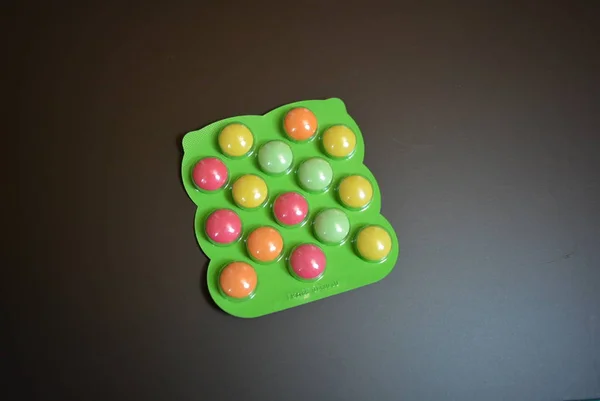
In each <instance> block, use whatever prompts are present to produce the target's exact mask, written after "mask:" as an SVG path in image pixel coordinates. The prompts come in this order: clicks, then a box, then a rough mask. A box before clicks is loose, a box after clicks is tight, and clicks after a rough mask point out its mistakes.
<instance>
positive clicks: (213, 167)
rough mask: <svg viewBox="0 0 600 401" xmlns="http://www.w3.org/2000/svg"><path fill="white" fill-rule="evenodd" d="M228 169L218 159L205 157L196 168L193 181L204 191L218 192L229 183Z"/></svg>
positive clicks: (193, 172)
mask: <svg viewBox="0 0 600 401" xmlns="http://www.w3.org/2000/svg"><path fill="white" fill-rule="evenodd" d="M227 176H228V174H227V167H225V164H223V162H222V161H221V160H219V159H217V158H216V157H205V158H204V159H202V160H200V161H199V162H198V163H196V165H195V166H194V170H193V171H192V180H193V181H194V184H196V186H197V187H198V188H200V189H202V190H204V191H216V190H217V189H220V188H222V187H223V186H224V185H225V183H226V182H227Z"/></svg>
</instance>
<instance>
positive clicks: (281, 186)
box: [182, 98, 399, 318]
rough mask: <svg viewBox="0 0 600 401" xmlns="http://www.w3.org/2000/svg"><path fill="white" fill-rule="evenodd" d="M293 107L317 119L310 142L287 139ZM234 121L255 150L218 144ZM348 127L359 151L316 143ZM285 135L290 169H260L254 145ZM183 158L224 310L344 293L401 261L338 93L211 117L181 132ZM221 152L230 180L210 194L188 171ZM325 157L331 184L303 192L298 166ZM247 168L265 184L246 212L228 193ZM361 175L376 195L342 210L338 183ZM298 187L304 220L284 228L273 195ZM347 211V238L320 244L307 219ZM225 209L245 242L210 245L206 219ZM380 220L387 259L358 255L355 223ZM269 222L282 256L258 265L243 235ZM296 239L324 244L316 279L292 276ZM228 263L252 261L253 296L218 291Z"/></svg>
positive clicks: (268, 307)
mask: <svg viewBox="0 0 600 401" xmlns="http://www.w3.org/2000/svg"><path fill="white" fill-rule="evenodd" d="M294 107H306V108H308V109H310V110H311V111H312V112H313V113H314V114H315V115H316V117H317V120H318V124H319V127H318V131H317V134H316V135H315V137H314V140H311V141H309V142H303V143H296V142H293V141H291V140H289V139H288V138H287V136H286V135H285V133H284V131H283V123H282V122H283V118H284V116H285V114H286V112H287V111H288V110H290V109H292V108H294ZM233 122H238V123H242V124H245V125H246V126H247V127H248V128H250V130H251V131H252V133H253V134H254V141H255V143H254V148H253V152H252V154H251V155H250V156H248V157H244V158H240V159H230V158H227V157H225V156H224V155H223V154H222V153H221V151H220V149H219V146H218V143H217V135H218V134H219V132H220V130H221V129H222V128H223V127H224V126H226V125H227V124H230V123H233ZM337 124H343V125H346V126H348V127H349V128H350V129H351V130H352V131H354V133H355V135H356V151H355V152H354V153H353V154H352V155H351V157H350V158H348V159H346V160H339V159H333V158H331V157H328V156H327V154H326V153H325V152H324V151H323V148H322V146H321V140H320V139H321V135H322V134H323V132H324V131H325V130H326V129H327V128H329V127H330V126H332V125H337ZM274 139H278V140H283V141H286V142H287V143H288V144H289V145H290V146H291V148H292V151H293V154H294V161H293V164H292V169H291V171H290V172H289V173H288V174H284V175H278V176H272V175H268V174H265V173H263V172H262V171H261V170H260V168H259V165H258V161H257V150H258V149H259V148H260V146H261V145H262V144H264V143H266V142H268V141H270V140H274ZM183 149H184V156H183V162H182V179H183V185H184V187H185V189H186V191H187V193H188V195H189V196H190V198H191V199H192V201H193V202H194V203H195V204H196V205H197V206H198V209H197V211H196V216H195V224H194V227H195V232H196V237H197V240H198V243H199V244H200V247H201V248H202V251H203V252H204V253H205V254H206V256H207V257H208V258H209V259H210V263H209V266H208V271H207V282H208V289H209V291H210V294H211V296H212V298H213V299H214V301H215V303H216V304H217V305H218V306H219V307H220V308H221V309H223V310H224V311H226V312H227V313H229V314H231V315H234V316H238V317H244V318H251V317H258V316H262V315H266V314H269V313H273V312H277V311H280V310H283V309H288V308H292V307H294V306H299V305H303V304H306V303H308V302H312V301H316V300H319V299H322V298H325V297H329V296H332V295H336V294H339V293H341V292H344V291H349V290H353V289H355V288H358V287H361V286H364V285H367V284H371V283H374V282H376V281H379V280H381V279H382V278H384V277H385V276H386V275H388V274H389V273H390V272H391V270H392V269H393V268H394V265H395V264H396V261H397V259H398V253H399V247H398V239H397V237H396V234H395V232H394V229H393V228H392V226H391V225H390V223H389V222H388V221H387V220H386V219H385V218H384V217H383V216H382V215H381V214H380V210H381V193H380V191H379V186H378V185H377V182H376V180H375V177H373V175H372V174H371V172H370V171H369V169H368V168H367V167H366V166H365V165H364V164H363V158H364V152H365V147H364V142H363V137H362V134H361V132H360V129H359V127H358V125H357V124H356V123H355V122H354V120H353V119H352V117H350V115H349V114H348V113H347V111H346V107H345V105H344V103H343V102H342V101H341V100H340V99H335V98H332V99H327V100H308V101H302V102H296V103H291V104H287V105H284V106H281V107H279V108H277V109H275V110H272V111H270V112H269V113H267V114H265V115H256V116H241V117H232V118H227V119H224V120H221V121H217V122H215V123H212V124H210V125H208V126H206V127H204V128H202V129H200V130H197V131H192V132H189V133H188V134H186V135H185V137H184V138H183ZM209 156H213V157H218V158H220V159H221V160H222V161H223V162H224V163H225V164H226V166H227V168H228V169H229V183H228V186H227V187H226V188H224V189H222V190H218V191H216V192H215V193H209V192H203V191H200V190H198V189H197V188H196V187H195V185H194V183H193V182H192V178H191V172H192V169H193V167H194V165H195V164H196V162H198V161H199V160H200V159H202V158H204V157H209ZM314 156H318V157H323V158H325V159H326V160H328V161H329V162H330V163H331V166H332V168H333V172H334V177H333V184H332V185H331V186H330V187H329V189H328V190H327V191H326V192H324V193H319V194H314V193H310V192H307V191H305V190H303V189H302V188H301V187H300V186H299V185H298V182H297V177H296V170H297V167H298V165H299V164H300V163H301V162H302V161H304V160H306V159H308V158H310V157H314ZM244 174H256V175H258V176H260V177H262V178H263V179H264V180H265V182H266V183H267V185H268V188H269V200H268V202H267V204H266V205H265V206H264V207H261V208H259V209H258V210H244V209H240V208H239V207H237V206H236V205H235V203H234V202H233V199H232V196H231V184H232V183H233V182H234V181H235V179H236V178H238V177H240V176H241V175H244ZM351 174H359V175H362V176H364V177H366V178H367V179H368V180H370V182H371V184H372V186H373V199H372V201H371V203H370V204H369V206H368V207H367V208H366V209H363V210H360V211H354V210H349V209H347V208H345V207H344V206H343V205H342V204H341V203H340V202H339V200H338V198H337V186H338V184H339V182H340V181H341V179H342V178H343V177H345V176H347V175H351ZM288 191H295V192H299V193H300V194H302V195H304V196H305V197H306V199H307V200H308V203H309V217H308V222H307V223H306V224H304V225H303V226H301V227H293V228H287V227H283V226H281V225H279V224H278V223H277V221H276V220H275V218H274V217H273V213H272V210H271V206H272V203H273V201H274V199H275V198H276V196H277V195H278V194H280V193H283V192H288ZM331 207H334V208H339V209H342V210H344V211H345V212H346V213H347V215H348V217H349V219H350V224H351V227H350V236H349V239H348V240H347V241H346V242H344V243H343V244H342V245H326V244H323V243H320V242H319V241H318V240H317V239H316V237H315V236H314V234H313V231H312V222H313V220H314V217H315V216H316V214H317V213H318V212H319V211H321V210H323V209H325V208H331ZM221 208H229V209H232V210H234V211H235V212H236V213H238V215H239V216H240V218H241V220H242V228H243V234H242V240H241V241H238V242H236V243H234V244H232V245H229V246H218V245H214V244H213V243H211V242H210V241H209V240H208V238H207V236H206V235H205V233H204V221H205V219H206V217H207V216H208V215H209V214H210V213H211V212H212V211H214V210H216V209H221ZM372 224H376V225H380V226H382V227H383V228H385V229H386V230H387V231H388V232H389V234H390V236H391V239H392V250H391V252H390V253H389V255H388V257H387V258H386V259H385V260H384V261H382V262H378V263H373V262H369V261H365V260H363V259H361V258H360V257H359V256H358V254H357V251H356V249H355V246H354V243H353V240H354V237H355V235H356V233H357V232H358V231H359V229H360V228H362V227H364V226H366V225H372ZM263 225H270V226H273V227H275V228H277V229H278V230H279V232H280V233H281V235H282V236H283V241H284V251H283V252H284V257H283V258H281V259H280V260H279V261H277V262H274V263H268V264H264V263H256V262H254V261H253V260H252V259H251V258H250V257H249V256H248V253H247V251H246V247H245V240H246V238H247V236H248V234H249V233H250V232H252V230H253V229H255V228H257V227H259V226H263ZM301 243H313V244H316V245H318V246H320V247H321V249H322V250H323V251H324V252H325V255H326V258H327V267H326V270H325V273H324V274H323V276H322V277H321V278H320V279H318V280H317V281H313V282H306V281H300V280H298V279H296V278H294V277H293V276H292V275H291V274H290V272H289V271H288V268H287V258H288V256H289V253H290V251H291V250H292V248H293V247H294V246H297V245H299V244H301ZM233 261H243V262H246V263H249V264H250V265H252V266H253V267H254V268H255V270H256V272H257V276H258V285H257V287H256V290H255V293H254V296H253V297H251V298H248V299H245V300H241V301H240V300H232V299H229V298H228V297H226V296H224V295H223V294H222V293H221V292H220V291H219V283H218V280H219V274H220V271H221V269H222V268H223V267H224V266H226V265H227V264H228V263H230V262H233Z"/></svg>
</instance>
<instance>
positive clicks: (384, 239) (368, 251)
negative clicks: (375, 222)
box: [356, 226, 392, 262]
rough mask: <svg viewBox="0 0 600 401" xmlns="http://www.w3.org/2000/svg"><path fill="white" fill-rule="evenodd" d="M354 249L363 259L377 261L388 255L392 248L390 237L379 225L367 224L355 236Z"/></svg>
mask: <svg viewBox="0 0 600 401" xmlns="http://www.w3.org/2000/svg"><path fill="white" fill-rule="evenodd" d="M356 249H357V250H358V253H359V255H360V256H361V257H362V258H363V259H365V260H368V261H370V262H379V261H382V260H384V259H385V258H386V257H387V256H388V255H389V253H390V250H391V249H392V238H391V237H390V234H388V232H387V231H386V230H385V229H384V228H382V227H380V226H367V227H365V228H363V229H362V230H360V232H359V233H358V235H357V236H356Z"/></svg>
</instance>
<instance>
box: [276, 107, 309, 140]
mask: <svg viewBox="0 0 600 401" xmlns="http://www.w3.org/2000/svg"><path fill="white" fill-rule="evenodd" d="M283 129H284V130H285V133H286V134H287V135H288V136H289V137H290V138H292V139H293V140H295V141H305V140H307V139H310V138H311V137H312V136H313V135H314V134H315V132H317V117H316V116H315V115H314V113H313V112H312V111H310V110H309V109H307V108H305V107H296V108H295V109H291V110H290V111H288V112H287V114H286V115H285V118H284V119H283Z"/></svg>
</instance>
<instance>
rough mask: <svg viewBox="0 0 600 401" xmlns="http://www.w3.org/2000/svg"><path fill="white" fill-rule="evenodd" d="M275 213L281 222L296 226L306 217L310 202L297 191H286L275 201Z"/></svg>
mask: <svg viewBox="0 0 600 401" xmlns="http://www.w3.org/2000/svg"><path fill="white" fill-rule="evenodd" d="M273 214H274V215H275V219H276V220H277V221H278V222H279V223H280V224H283V225H286V226H295V225H296V224H300V223H302V222H303V221H304V219H306V216H307V215H308V202H307V201H306V199H305V198H304V196H302V195H300V194H299V193H297V192H286V193H284V194H281V195H279V196H278V197H277V199H275V202H273Z"/></svg>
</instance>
